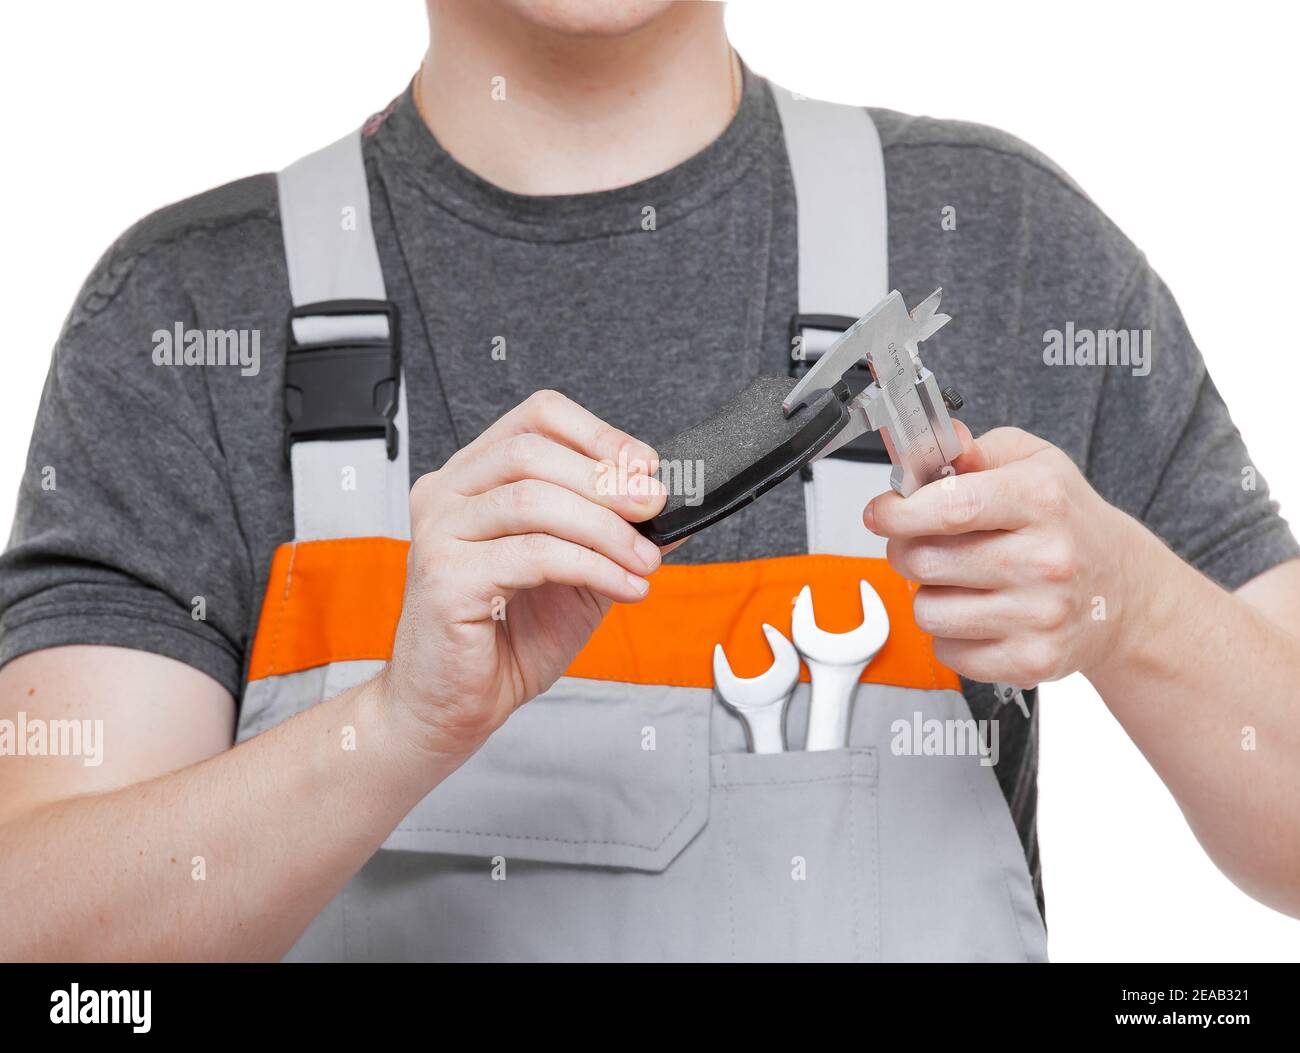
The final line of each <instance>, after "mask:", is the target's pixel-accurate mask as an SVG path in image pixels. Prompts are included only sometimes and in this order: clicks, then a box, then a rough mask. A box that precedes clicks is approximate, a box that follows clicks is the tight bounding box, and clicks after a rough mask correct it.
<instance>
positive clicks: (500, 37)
mask: <svg viewBox="0 0 1300 1053" xmlns="http://www.w3.org/2000/svg"><path fill="white" fill-rule="evenodd" d="M722 14H723V11H722V5H721V4H674V5H672V7H671V8H670V9H669V10H668V11H666V12H665V13H664V14H662V15H660V16H659V17H657V18H655V19H654V20H652V21H651V22H649V23H647V24H645V25H643V26H641V27H640V28H638V29H636V30H634V31H632V32H630V33H627V34H625V35H623V36H618V37H588V36H574V35H566V34H560V33H554V32H551V31H548V30H546V29H543V28H540V27H538V26H536V25H534V24H532V23H530V22H527V21H525V20H524V19H522V18H520V17H518V16H517V15H514V14H512V13H511V12H510V11H509V9H508V6H507V5H505V4H489V3H478V2H475V3H453V2H447V0H431V2H430V3H429V23H430V43H429V50H428V52H427V53H426V55H425V57H424V62H423V63H422V65H421V67H420V73H419V76H418V77H417V78H416V101H417V103H418V105H419V108H420V112H421V114H422V116H423V117H424V120H425V123H426V124H428V126H429V129H430V131H432V132H433V134H434V136H435V137H436V138H437V139H438V141H439V142H440V143H441V144H442V146H443V148H444V149H445V150H446V151H447V152H448V153H449V154H451V156H452V157H454V158H455V159H456V160H457V161H459V162H460V163H461V164H463V165H464V166H465V167H467V168H469V169H470V170H471V171H473V172H475V173H476V174H478V175H479V176H481V177H483V178H484V179H486V180H487V181H488V182H490V183H494V184H496V185H497V186H499V187H502V188H504V189H506V190H510V191H513V192H515V193H518V194H532V195H536V194H575V193H587V192H591V191H597V190H610V189H613V188H615V187H620V186H626V185H628V184H630V183H635V182H638V181H639V180H642V179H647V178H649V177H650V176H653V175H657V174H658V173H660V172H664V171H667V170H668V169H669V168H672V167H673V166H674V165H677V164H680V163H681V162H682V161H684V160H686V159H687V158H688V157H690V156H692V155H693V154H696V153H698V152H699V151H700V150H702V149H703V148H704V147H706V146H707V145H708V144H709V143H711V142H712V141H713V140H714V139H716V138H717V137H718V136H719V135H720V134H721V133H722V131H723V129H725V128H726V126H727V124H728V122H729V121H730V120H731V118H732V115H733V114H734V112H735V105H736V101H737V98H738V93H739V83H740V72H739V69H738V68H737V67H736V66H735V65H734V63H735V59H734V57H733V55H732V52H731V47H730V45H729V44H728V42H727V37H726V32H725V30H724V28H723V21H722Z"/></svg>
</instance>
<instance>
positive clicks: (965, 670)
mask: <svg viewBox="0 0 1300 1053" xmlns="http://www.w3.org/2000/svg"><path fill="white" fill-rule="evenodd" d="M933 649H934V657H935V658H936V659H938V660H939V661H940V662H941V663H942V664H944V665H946V666H947V667H948V668H949V669H951V670H952V671H953V672H954V673H959V674H961V675H962V676H964V677H968V678H969V679H971V680H977V681H979V682H980V683H982V684H997V683H1011V684H1015V686H1016V687H1019V688H1021V689H1026V688H1030V687H1033V686H1034V685H1033V684H1029V683H1021V682H1020V680H1021V679H1023V678H1021V677H1018V676H1017V675H1016V674H1017V670H1016V666H1015V663H1014V662H1013V661H1012V660H1011V659H1010V657H1009V655H1008V652H1007V648H1006V644H1005V643H1003V642H1002V641H1000V640H954V639H951V638H948V639H936V640H935V641H934V644H933Z"/></svg>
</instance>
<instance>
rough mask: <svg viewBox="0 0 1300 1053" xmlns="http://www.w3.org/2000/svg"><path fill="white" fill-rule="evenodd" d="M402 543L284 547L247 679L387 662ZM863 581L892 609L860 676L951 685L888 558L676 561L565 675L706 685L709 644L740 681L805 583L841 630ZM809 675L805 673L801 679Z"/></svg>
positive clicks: (762, 663)
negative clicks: (722, 653) (885, 634)
mask: <svg viewBox="0 0 1300 1053" xmlns="http://www.w3.org/2000/svg"><path fill="white" fill-rule="evenodd" d="M406 552H407V543H406V542H405V541H396V540H393V539H391V538H346V539H342V540H331V541H305V542H296V543H293V544H288V545H282V546H280V548H279V549H278V550H277V551H276V553H275V558H274V559H273V560H272V563H271V574H270V580H269V582H268V584H267V590H266V598H265V600H264V601H263V604H262V616H261V620H260V622H259V624H258V629H257V637H256V639H255V640H254V642H253V654H252V658H251V660H250V663H249V672H248V678H249V680H258V679H261V678H262V677H267V676H275V675H279V674H283V673H292V672H298V671H300V670H303V669H311V668H314V667H315V666H319V665H325V664H326V663H328V662H336V661H347V660H350V659H360V658H372V659H386V658H388V657H389V655H390V654H391V653H392V646H393V633H394V631H395V629H396V627H397V619H398V616H399V614H400V613H401V608H402V590H403V586H404V584H405V580H406ZM860 578H865V579H866V580H867V581H869V582H870V583H871V585H872V587H873V588H875V590H876V592H877V593H879V594H880V598H881V599H882V600H883V601H884V603H885V607H886V609H887V610H888V611H889V626H890V628H889V640H888V642H886V644H885V646H884V647H883V648H882V649H881V651H880V654H878V655H877V656H876V658H875V660H874V661H873V662H872V663H871V665H870V666H868V667H867V670H866V672H865V673H864V674H863V677H862V679H863V680H864V681H867V682H869V683H877V684H893V685H896V686H899V687H916V688H958V687H959V681H958V679H957V675H956V674H955V673H953V672H952V671H951V670H949V669H947V668H946V667H944V666H942V665H940V664H939V663H938V661H937V660H936V659H935V657H934V653H933V650H932V648H931V644H930V637H929V636H927V635H926V634H925V633H923V632H921V630H920V629H919V628H917V625H916V622H915V621H914V620H913V618H912V586H911V585H910V583H909V582H907V581H906V580H904V579H903V578H900V577H899V576H898V575H897V574H895V573H894V571H893V570H892V569H891V568H890V566H889V564H888V563H886V562H885V561H884V560H883V559H860V558H854V557H848V556H786V557H782V558H779V559H765V560H753V561H750V562H746V563H710V564H702V565H694V566H692V565H686V564H671V565H668V566H664V567H662V568H660V570H659V571H658V573H656V574H655V575H654V576H653V577H652V578H651V579H650V595H649V597H647V598H646V599H645V600H644V601H643V602H641V603H637V604H627V605H624V604H615V605H614V607H613V608H611V610H610V612H609V614H608V615H606V617H605V620H604V621H603V622H602V623H601V625H600V627H599V628H598V629H597V630H596V632H595V634H593V636H592V638H591V640H590V641H589V642H588V643H587V646H586V647H584V648H583V650H582V651H581V653H580V654H579V655H578V657H577V658H576V659H574V661H573V664H572V665H571V666H570V667H569V669H568V674H569V675H570V676H576V677H584V678H587V679H591V680H615V681H621V682H623V683H633V684H669V685H674V686H679V687H710V686H712V683H713V666H712V662H713V645H714V644H715V643H721V644H722V645H723V647H724V648H726V651H727V657H728V659H729V660H730V662H731V667H732V669H733V670H734V671H735V673H736V674H737V675H738V676H756V675H758V674H759V673H761V672H762V671H763V670H764V669H766V668H767V667H768V665H769V664H770V663H771V660H772V659H771V653H770V652H769V651H768V649H767V641H766V640H764V639H763V634H762V629H761V626H762V623H763V622H768V623H769V624H771V625H774V626H776V627H777V628H778V629H780V630H781V631H782V632H784V633H785V634H786V635H787V636H788V635H789V633H790V616H791V613H792V611H793V604H794V598H795V596H796V595H797V594H798V592H799V590H800V589H801V588H802V587H803V586H804V585H811V586H812V590H813V605H814V608H815V609H816V612H817V623H818V624H819V625H820V626H821V627H822V628H823V629H827V630H829V631H831V632H844V631H847V630H849V629H851V628H853V626H854V625H855V624H856V623H857V622H858V621H860V620H861V617H862V611H861V607H860V605H859V601H858V588H857V582H858V580H859V579H860ZM803 678H804V679H805V680H807V679H808V672H807V670H806V669H805V670H804V671H803Z"/></svg>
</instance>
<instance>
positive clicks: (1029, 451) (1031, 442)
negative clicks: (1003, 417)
mask: <svg viewBox="0 0 1300 1053" xmlns="http://www.w3.org/2000/svg"><path fill="white" fill-rule="evenodd" d="M958 423H959V422H958V421H953V425H954V427H956V425H957V424H958ZM961 432H965V434H966V438H965V439H962V454H961V456H960V457H958V458H957V459H956V460H955V461H953V467H955V468H956V469H957V471H959V472H963V473H965V472H987V471H990V470H991V469H994V468H1001V467H1002V466H1003V465H1007V464H1011V463H1012V462H1014V461H1023V460H1025V459H1026V458H1027V457H1032V456H1033V455H1034V454H1036V453H1038V451H1039V450H1044V449H1047V448H1048V447H1049V446H1050V445H1051V443H1049V442H1047V440H1045V439H1040V438H1039V437H1038V436H1037V435H1031V434H1030V433H1029V432H1027V431H1022V430H1021V429H1020V428H994V429H993V430H992V431H987V432H985V433H984V434H983V435H981V436H980V437H979V438H978V439H974V438H971V433H970V429H968V428H967V427H966V425H964V424H962V425H961ZM958 438H961V433H960V432H959V433H958ZM967 439H969V440H970V444H969V447H968V445H967V441H966V440H967Z"/></svg>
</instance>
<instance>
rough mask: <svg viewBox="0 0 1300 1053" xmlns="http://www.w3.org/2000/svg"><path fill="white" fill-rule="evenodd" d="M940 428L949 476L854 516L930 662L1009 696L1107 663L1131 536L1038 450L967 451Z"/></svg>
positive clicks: (1060, 463)
mask: <svg viewBox="0 0 1300 1053" xmlns="http://www.w3.org/2000/svg"><path fill="white" fill-rule="evenodd" d="M954 423H955V426H956V428H957V432H958V435H959V437H960V438H961V440H962V445H963V453H962V455H961V456H960V457H959V458H958V459H957V460H956V462H954V464H955V467H956V468H957V471H958V472H959V473H960V474H958V475H955V476H952V477H950V478H946V479H941V480H938V481H937V482H933V483H930V484H929V485H927V486H924V487H922V488H921V489H919V490H917V491H916V493H914V494H913V495H912V496H911V497H908V498H902V497H900V496H899V495H898V494H896V493H894V492H892V491H890V492H888V493H884V494H881V495H880V496H879V497H876V498H875V499H874V500H872V501H871V503H870V504H868V505H867V508H866V510H865V512H864V513H863V522H864V523H865V524H866V526H867V528H868V529H870V530H871V531H873V532H874V533H876V534H879V535H881V536H883V537H887V538H888V539H889V545H888V550H887V555H888V558H889V562H890V565H891V566H893V568H894V569H895V570H896V571H898V573H899V574H901V575H903V576H904V577H905V578H908V579H909V580H911V581H915V582H917V583H918V584H919V586H920V588H919V589H918V590H917V593H916V600H915V603H914V607H913V610H914V613H915V616H916V621H917V624H918V625H919V626H920V627H921V629H922V630H924V631H925V632H927V633H930V634H932V635H933V636H934V652H935V657H937V658H938V659H939V660H940V661H941V662H943V663H944V664H945V665H947V666H948V667H949V668H951V669H953V670H955V671H956V672H958V673H961V674H962V675H964V676H967V677H970V678H971V679H973V680H979V681H983V682H985V683H995V682H999V683H1011V684H1015V685H1016V686H1017V687H1021V688H1029V687H1033V686H1034V685H1035V684H1039V683H1042V682H1044V681H1048V680H1056V679H1060V678H1061V677H1063V676H1068V675H1069V674H1070V673H1073V672H1076V671H1079V670H1082V671H1084V672H1085V673H1087V672H1088V671H1089V670H1090V669H1092V668H1094V667H1097V666H1099V665H1101V664H1103V663H1105V662H1106V661H1108V660H1110V658H1112V657H1113V656H1114V653H1115V651H1116V648H1117V644H1118V643H1119V642H1120V628H1119V626H1120V624H1121V614H1124V615H1126V616H1127V615H1128V614H1129V611H1130V609H1131V608H1132V607H1133V606H1134V604H1135V602H1137V597H1136V595H1135V593H1134V589H1133V585H1134V582H1135V581H1136V580H1138V575H1135V574H1134V573H1132V570H1131V568H1130V566H1129V564H1130V563H1131V562H1133V561H1134V560H1133V559H1132V558H1131V556H1130V554H1132V553H1136V552H1139V551H1142V550H1144V549H1145V547H1146V546H1144V545H1141V544H1137V543H1134V542H1135V541H1136V540H1137V536H1136V533H1135V532H1141V531H1143V529H1144V528H1142V527H1141V526H1140V524H1138V523H1137V522H1136V521H1135V520H1134V519H1132V518H1130V517H1129V516H1127V515H1125V514H1124V513H1123V512H1121V511H1119V510H1118V509H1116V508H1114V507H1112V506H1111V505H1109V504H1107V503H1106V502H1105V501H1104V500H1102V498H1101V497H1100V496H1099V495H1098V494H1097V492H1096V491H1095V490H1093V488H1092V487H1091V486H1090V485H1089V484H1088V481H1087V480H1086V479H1085V478H1084V477H1083V475H1082V474H1081V473H1080V472H1079V470H1078V468H1076V467H1075V465H1074V462H1073V461H1071V460H1070V458H1069V457H1067V456H1066V455H1065V454H1064V453H1062V452H1061V451H1060V450H1059V449H1057V448H1056V447H1055V446H1053V445H1052V444H1051V443H1049V442H1047V441H1045V440H1043V439H1040V438H1038V437H1037V436H1034V435H1030V434H1029V433H1027V432H1024V431H1021V430H1020V429H1018V428H997V429H995V430H993V431H990V432H988V433H986V434H985V435H983V436H981V437H980V438H979V439H978V440H974V439H972V438H971V435H970V432H969V430H967V428H966V427H965V426H964V425H962V424H960V423H957V422H954ZM1127 623H1128V624H1129V625H1130V626H1131V625H1132V624H1133V619H1132V618H1131V617H1129V618H1128V619H1127Z"/></svg>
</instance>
